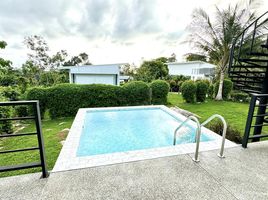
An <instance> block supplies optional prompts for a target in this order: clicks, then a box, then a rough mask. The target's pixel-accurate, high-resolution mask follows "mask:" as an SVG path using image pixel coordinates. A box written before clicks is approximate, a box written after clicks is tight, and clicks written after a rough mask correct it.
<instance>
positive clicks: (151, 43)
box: [0, 0, 268, 67]
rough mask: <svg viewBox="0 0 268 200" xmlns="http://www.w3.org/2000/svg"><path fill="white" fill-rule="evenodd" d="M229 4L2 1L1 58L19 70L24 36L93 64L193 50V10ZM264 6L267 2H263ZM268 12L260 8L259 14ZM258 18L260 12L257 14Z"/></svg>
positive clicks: (219, 0)
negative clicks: (189, 29)
mask: <svg viewBox="0 0 268 200" xmlns="http://www.w3.org/2000/svg"><path fill="white" fill-rule="evenodd" d="M229 2H234V1H232V0H228V1H226V0H213V1H212V0H211V1H208V0H187V1H183V2H182V1H178V0H166V1H163V0H128V1H125V0H80V1H77V0H39V1H35V0H24V1H21V0H5V1H0V7H1V12H0V27H1V29H0V40H5V41H7V43H8V44H9V46H8V47H7V49H6V50H4V51H0V56H2V57H5V58H7V59H10V60H12V61H13V63H14V66H16V67H18V66H20V65H21V63H23V62H24V61H25V59H26V58H27V49H25V47H24V46H23V44H22V41H23V39H24V37H25V36H29V35H34V34H37V35H42V36H44V37H45V39H46V40H47V41H48V43H49V46H50V49H51V53H55V52H56V51H59V50H61V49H66V50H67V51H68V53H69V54H70V55H77V54H78V53H80V52H86V53H88V54H89V57H90V60H91V62H92V63H94V64H100V63H112V62H129V63H132V62H139V61H140V60H141V58H142V57H144V58H145V59H151V58H155V57H158V56H169V55H171V54H172V53H173V52H174V53H175V54H176V55H177V58H178V59H179V60H180V59H181V58H182V55H183V54H185V53H188V52H189V51H191V49H190V48H189V46H187V45H186V44H182V43H181V42H182V41H184V40H185V35H186V31H185V28H186V26H187V25H188V24H189V22H190V20H191V14H192V11H193V9H194V8H197V7H203V8H205V9H206V10H207V11H209V12H211V13H212V12H213V9H214V8H215V5H218V6H219V7H221V6H226V5H228V3H229ZM265 3H266V5H268V3H267V2H265ZM264 8H267V6H266V7H265V6H262V7H261V9H264ZM259 13H260V12H259Z"/></svg>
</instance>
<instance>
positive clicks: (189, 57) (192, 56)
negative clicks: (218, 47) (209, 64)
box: [186, 53, 207, 62]
mask: <svg viewBox="0 0 268 200" xmlns="http://www.w3.org/2000/svg"><path fill="white" fill-rule="evenodd" d="M186 61H204V62H206V61H207V57H206V56H204V55H199V54H195V53H189V54H187V55H186Z"/></svg>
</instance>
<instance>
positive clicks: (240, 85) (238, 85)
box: [235, 83, 262, 91]
mask: <svg viewBox="0 0 268 200" xmlns="http://www.w3.org/2000/svg"><path fill="white" fill-rule="evenodd" d="M235 86H236V87H244V88H250V89H254V90H259V91H261V89H262V87H261V86H253V85H245V84H241V83H235Z"/></svg>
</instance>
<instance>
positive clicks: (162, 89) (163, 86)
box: [150, 80, 169, 104]
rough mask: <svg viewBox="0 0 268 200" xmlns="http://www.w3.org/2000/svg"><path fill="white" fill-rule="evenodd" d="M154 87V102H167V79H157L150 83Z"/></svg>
mask: <svg viewBox="0 0 268 200" xmlns="http://www.w3.org/2000/svg"><path fill="white" fill-rule="evenodd" d="M150 87H151V89H152V100H151V102H152V104H166V103H167V95H168V92H169V85H168V83H167V82H166V81H162V80H156V81H153V82H152V83H151V84H150Z"/></svg>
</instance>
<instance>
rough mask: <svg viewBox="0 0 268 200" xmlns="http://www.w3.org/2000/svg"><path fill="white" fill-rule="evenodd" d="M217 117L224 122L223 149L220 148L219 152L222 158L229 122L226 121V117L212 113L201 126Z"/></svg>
mask: <svg viewBox="0 0 268 200" xmlns="http://www.w3.org/2000/svg"><path fill="white" fill-rule="evenodd" d="M215 118H219V119H220V120H221V121H222V123H223V131H222V143H221V150H220V153H219V154H218V156H219V157H220V158H224V155H223V151H224V143H225V137H226V131H227V123H226V121H225V119H224V118H223V117H222V116H221V115H218V114H215V115H212V116H211V117H209V118H208V119H207V120H206V121H204V122H203V123H202V124H201V126H205V125H206V124H208V123H209V122H210V121H212V120H213V119H215Z"/></svg>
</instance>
